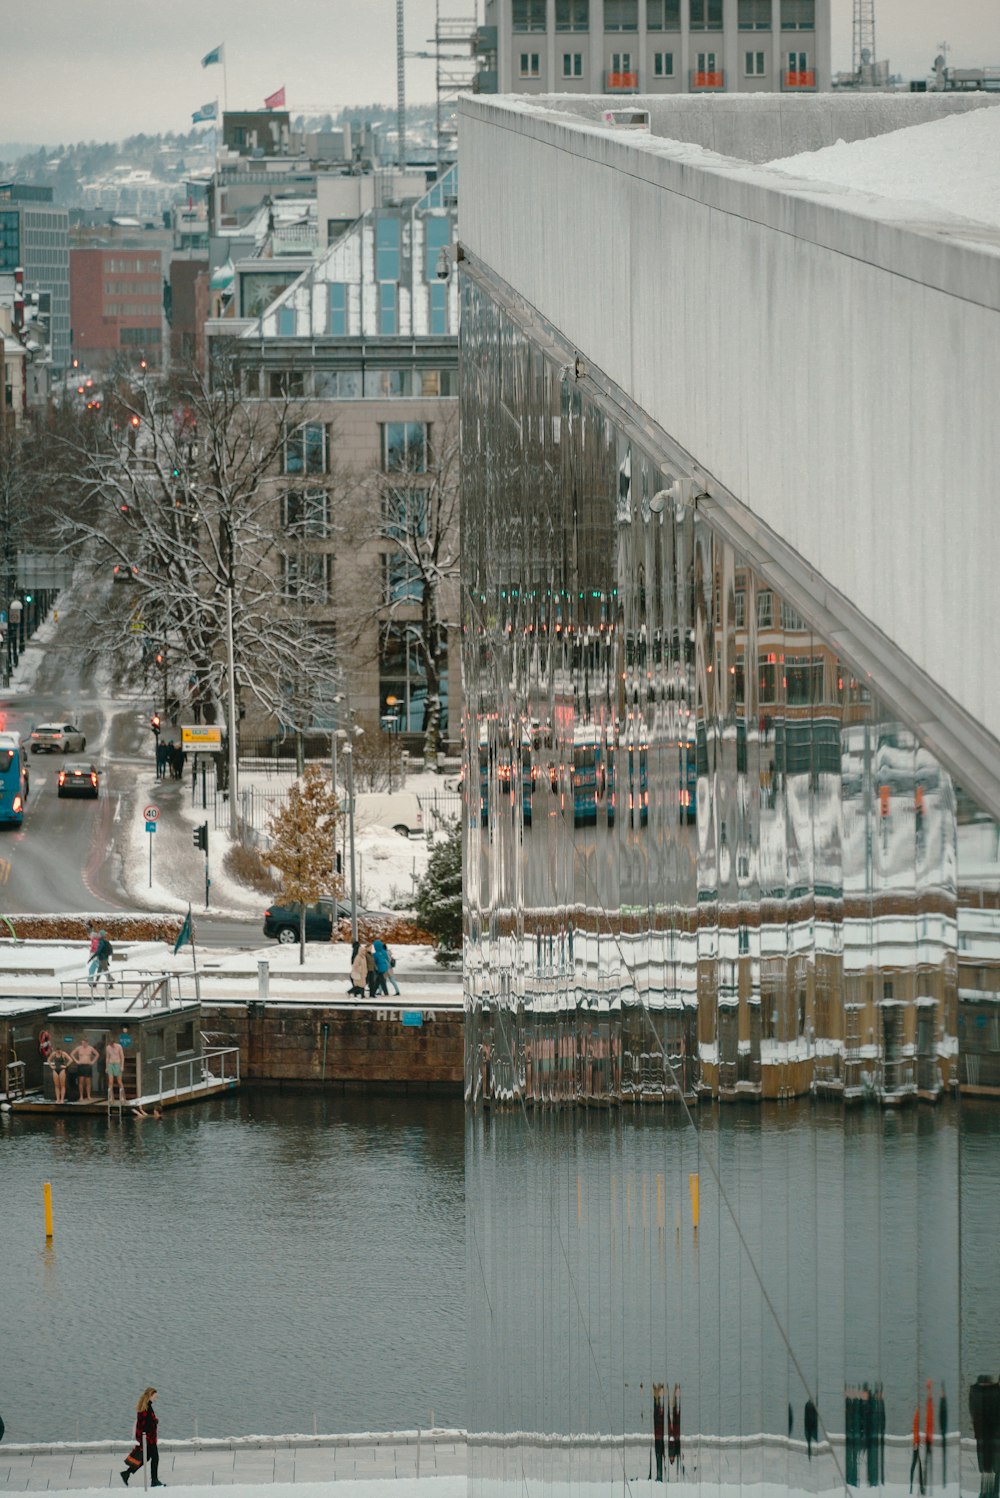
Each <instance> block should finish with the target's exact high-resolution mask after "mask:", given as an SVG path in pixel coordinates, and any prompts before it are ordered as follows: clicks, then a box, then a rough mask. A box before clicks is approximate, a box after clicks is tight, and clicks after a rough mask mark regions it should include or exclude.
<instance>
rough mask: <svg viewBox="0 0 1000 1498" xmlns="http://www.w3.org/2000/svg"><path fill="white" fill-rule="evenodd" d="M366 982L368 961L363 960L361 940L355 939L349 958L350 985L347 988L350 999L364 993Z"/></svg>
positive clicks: (363, 950) (363, 951) (363, 953)
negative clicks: (352, 951)
mask: <svg viewBox="0 0 1000 1498" xmlns="http://www.w3.org/2000/svg"><path fill="white" fill-rule="evenodd" d="M367 982H368V963H367V962H366V961H365V949H364V947H363V946H362V944H361V942H359V941H356V942H355V943H354V954H353V956H352V958H351V986H350V988H349V989H348V990H347V992H348V993H349V994H350V996H351V998H352V999H356V998H360V997H361V996H362V995H363V994H364V991H365V984H366V983H367Z"/></svg>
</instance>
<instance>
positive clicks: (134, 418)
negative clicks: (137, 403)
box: [132, 416, 139, 427]
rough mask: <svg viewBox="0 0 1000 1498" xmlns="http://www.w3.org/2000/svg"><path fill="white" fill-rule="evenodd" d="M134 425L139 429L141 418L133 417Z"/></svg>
mask: <svg viewBox="0 0 1000 1498" xmlns="http://www.w3.org/2000/svg"><path fill="white" fill-rule="evenodd" d="M132 425H133V426H134V427H137V426H138V425H139V418H138V416H133V417H132Z"/></svg>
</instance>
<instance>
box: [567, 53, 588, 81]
mask: <svg viewBox="0 0 1000 1498" xmlns="http://www.w3.org/2000/svg"><path fill="white" fill-rule="evenodd" d="M563 77H564V78H582V77H583V53H582V52H564V53H563Z"/></svg>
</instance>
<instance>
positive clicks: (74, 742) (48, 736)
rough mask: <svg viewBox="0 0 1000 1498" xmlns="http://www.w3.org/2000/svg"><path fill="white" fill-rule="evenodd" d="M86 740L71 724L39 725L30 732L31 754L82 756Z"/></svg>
mask: <svg viewBox="0 0 1000 1498" xmlns="http://www.w3.org/2000/svg"><path fill="white" fill-rule="evenodd" d="M86 747H87V740H86V738H85V737H84V735H83V734H82V733H81V732H80V730H79V729H78V728H75V727H74V726H73V724H72V723H39V725H38V727H37V728H33V729H32V730H31V752H32V754H82V753H83V751H84V750H85V749H86Z"/></svg>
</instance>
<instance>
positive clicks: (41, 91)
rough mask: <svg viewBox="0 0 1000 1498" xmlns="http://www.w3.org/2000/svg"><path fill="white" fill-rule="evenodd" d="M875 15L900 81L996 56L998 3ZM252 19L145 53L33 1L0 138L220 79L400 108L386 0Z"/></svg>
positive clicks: (187, 1) (310, 3) (9, 45)
mask: <svg viewBox="0 0 1000 1498" xmlns="http://www.w3.org/2000/svg"><path fill="white" fill-rule="evenodd" d="M473 8H474V5H473V0H469V3H468V4H467V6H462V5H461V3H460V0H451V3H450V4H449V7H448V12H447V14H456V13H461V12H462V11H465V12H467V13H468V14H470V15H471V13H472V11H473ZM478 9H479V10H480V13H481V9H482V7H481V3H480V5H479V7H478ZM876 12H877V37H878V53H879V56H880V57H883V58H885V57H887V58H888V59H889V62H890V63H891V65H892V69H893V71H894V72H898V73H901V74H902V75H903V76H904V77H910V76H912V77H922V76H924V74H925V73H926V72H927V71H928V70H929V69H930V66H931V64H932V62H933V60H934V57H935V55H936V54H937V52H938V50H939V46H940V43H941V42H943V41H947V42H948V44H949V47H950V53H949V62H951V63H953V64H955V65H957V66H975V65H979V64H990V63H998V64H1000V8H998V7H997V6H996V5H995V4H993V3H992V0H959V3H956V4H954V5H952V6H950V7H949V8H948V11H947V14H945V13H944V10H943V7H942V6H941V5H940V4H939V3H937V0H877V6H876ZM254 14H255V8H253V7H248V6H247V5H245V4H242V3H239V0H217V3H216V4H215V5H214V6H213V7H212V10H211V13H210V16H209V18H208V19H206V15H205V11H204V9H203V7H201V6H197V5H196V4H195V3H194V0H177V3H176V4H175V5H174V6H173V7H171V9H170V11H169V13H164V12H160V13H159V14H158V16H157V30H156V33H155V36H154V39H153V43H152V46H153V49H154V50H153V51H152V52H151V47H150V39H149V33H148V32H147V31H144V30H141V29H137V28H136V27H135V11H134V7H133V6H132V5H131V4H128V3H126V0H104V3H103V5H102V7H101V11H100V13H99V14H95V12H93V11H90V10H88V11H84V12H79V13H77V12H75V11H73V10H72V9H71V8H67V7H66V6H65V4H63V3H61V0H38V3H37V4H36V5H35V6H34V7H33V8H32V9H31V10H30V11H28V12H23V11H22V12H16V13H14V14H12V15H11V16H9V17H8V18H7V23H6V27H5V43H6V46H5V57H6V61H7V69H6V75H5V86H4V102H5V106H6V109H5V115H6V120H7V124H6V127H5V129H4V132H3V133H4V135H5V137H6V139H7V141H8V142H17V141H23V142H33V143H36V144H43V145H46V146H50V147H51V146H55V145H58V144H60V143H71V142H74V141H79V140H118V139H122V138H124V137H125V136H128V135H134V134H137V133H140V132H144V133H156V132H159V131H169V130H174V131H178V132H181V131H186V130H187V129H189V128H190V122H191V114H192V113H193V111H195V110H197V109H198V108H199V107H200V106H201V105H202V104H203V103H205V102H207V101H209V100H212V99H215V98H216V97H217V98H218V100H219V104H220V107H221V106H222V105H223V102H224V99H223V85H224V83H225V84H226V85H228V98H227V99H226V101H225V102H227V103H228V105H229V107H230V108H234V109H255V108H261V107H262V106H263V101H264V99H265V97H266V96H267V95H268V94H271V93H273V92H274V91H275V90H277V89H279V88H281V87H282V86H284V87H285V89H286V97H287V107H288V108H289V110H290V111H291V112H292V114H293V115H294V114H297V113H306V114H312V113H324V112H326V111H327V110H329V111H331V112H336V111H337V110H339V109H340V108H341V107H343V106H344V105H349V106H350V105H363V104H367V103H372V102H378V103H384V104H386V105H391V104H393V103H394V101H395V91H396V57H395V6H394V5H393V4H392V0H369V3H368V4H367V5H366V6H365V7H364V11H363V14H364V16H365V28H364V30H363V31H362V30H361V29H360V28H359V26H358V24H357V16H358V10H357V7H352V6H351V5H350V4H349V3H348V0H330V3H329V4H328V5H323V6H318V5H317V4H316V0H286V4H285V6H284V7H283V10H282V23H281V26H280V28H278V29H276V28H275V26H274V24H273V20H274V17H273V12H271V11H268V12H266V13H265V11H264V9H263V7H258V8H256V14H257V16H258V17H259V20H260V23H261V24H260V25H259V27H256V28H255V27H254V26H253V19H254ZM265 15H266V18H267V24H266V25H265V24H263V23H264V20H265ZM434 16H435V6H434V0H407V4H406V45H407V49H408V50H409V51H413V52H419V51H427V50H428V40H429V38H430V37H431V36H432V35H433V31H434ZM248 17H249V24H248ZM306 36H308V46H306V47H303V45H302V42H303V40H304V39H305V37H306ZM832 39H833V67H834V71H836V70H837V69H840V68H847V67H849V66H850V62H851V6H850V0H834V6H833V36H832ZM220 43H224V44H225V48H226V69H225V77H224V76H223V69H222V68H220V67H212V68H206V69H203V68H202V67H201V58H202V57H204V56H205V55H206V54H207V53H208V52H210V51H212V50H213V49H214V48H215V47H217V46H219V45H220ZM331 60H332V61H331ZM151 62H152V66H151ZM40 63H41V64H42V65H41V66H40V65H39V64H40ZM81 85H83V86H82V87H81ZM406 88H407V99H408V101H409V102H410V103H428V102H431V101H432V100H433V97H434V65H433V63H432V62H430V61H428V60H426V59H420V58H413V57H411V58H409V59H408V60H407V65H406ZM82 99H86V100H88V101H90V102H88V103H87V104H86V105H84V104H82V103H81V100H82Z"/></svg>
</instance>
